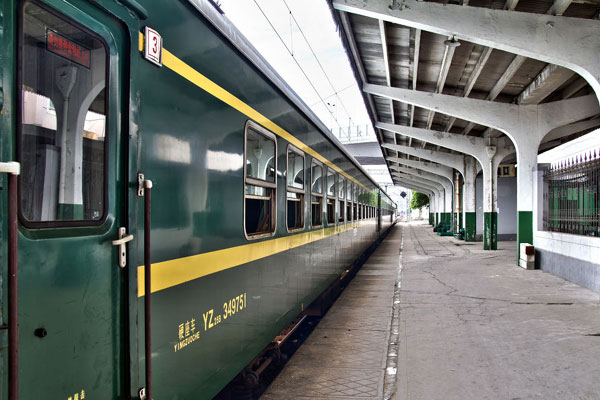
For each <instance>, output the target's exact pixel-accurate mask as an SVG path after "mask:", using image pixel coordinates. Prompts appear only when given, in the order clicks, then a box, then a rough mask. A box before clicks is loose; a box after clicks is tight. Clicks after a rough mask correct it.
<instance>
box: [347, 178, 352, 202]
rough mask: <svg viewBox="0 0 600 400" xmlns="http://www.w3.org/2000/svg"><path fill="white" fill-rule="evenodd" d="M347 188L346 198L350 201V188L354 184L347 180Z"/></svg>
mask: <svg viewBox="0 0 600 400" xmlns="http://www.w3.org/2000/svg"><path fill="white" fill-rule="evenodd" d="M347 186H348V187H347V189H346V199H348V200H349V201H352V190H353V188H354V184H353V183H351V182H350V181H348V185H347Z"/></svg>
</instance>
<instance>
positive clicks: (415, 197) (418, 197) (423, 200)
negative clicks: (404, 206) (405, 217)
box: [410, 190, 429, 210]
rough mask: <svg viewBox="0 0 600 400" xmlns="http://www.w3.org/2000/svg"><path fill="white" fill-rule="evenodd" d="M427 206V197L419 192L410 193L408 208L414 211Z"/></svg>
mask: <svg viewBox="0 0 600 400" xmlns="http://www.w3.org/2000/svg"><path fill="white" fill-rule="evenodd" d="M428 204H429V196H427V195H426V194H423V193H421V192H415V191H414V190H413V191H412V198H411V199H410V208H411V209H413V210H416V209H417V208H421V207H423V206H426V205H428Z"/></svg>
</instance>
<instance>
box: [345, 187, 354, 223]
mask: <svg viewBox="0 0 600 400" xmlns="http://www.w3.org/2000/svg"><path fill="white" fill-rule="evenodd" d="M353 186H354V184H353V183H351V182H348V184H347V190H346V219H347V220H348V221H352V190H353V189H352V188H353Z"/></svg>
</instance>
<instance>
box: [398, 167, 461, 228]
mask: <svg viewBox="0 0 600 400" xmlns="http://www.w3.org/2000/svg"><path fill="white" fill-rule="evenodd" d="M387 159H388V160H389V161H392V162H396V163H398V164H402V165H406V166H409V167H412V168H416V169H418V170H421V171H423V174H425V175H426V176H427V177H428V179H430V180H437V178H435V177H433V176H432V175H429V174H433V175H436V176H439V177H441V178H442V180H439V183H441V184H442V185H444V189H446V190H445V192H446V199H445V207H444V212H443V218H442V220H443V222H445V223H448V224H450V225H451V226H452V230H454V226H453V224H452V221H453V220H454V218H453V217H452V214H453V212H454V211H453V206H452V203H453V200H454V199H453V193H454V189H453V188H452V186H454V183H453V181H454V180H453V176H454V172H453V169H452V168H450V167H447V166H445V165H441V164H437V163H429V162H424V161H416V160H408V159H405V158H396V157H388V158H387ZM394 168H395V166H394V165H392V166H390V169H394ZM400 171H402V172H407V173H410V171H407V170H400Z"/></svg>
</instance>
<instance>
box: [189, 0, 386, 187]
mask: <svg viewBox="0 0 600 400" xmlns="http://www.w3.org/2000/svg"><path fill="white" fill-rule="evenodd" d="M188 2H189V3H190V4H191V5H192V6H193V7H194V8H196V9H197V10H198V11H199V12H200V14H202V16H203V17H204V18H206V20H208V22H210V23H211V24H212V25H213V27H214V28H215V29H217V30H218V31H219V32H220V33H221V34H222V35H223V36H224V37H225V38H227V40H229V42H230V43H231V44H232V45H233V46H234V47H235V48H236V49H237V50H238V51H239V52H240V53H242V54H243V55H244V56H245V57H246V58H247V59H248V60H249V61H250V62H251V63H252V64H253V65H254V67H255V68H257V69H258V70H259V71H260V72H262V73H263V74H264V75H265V76H266V77H267V78H268V79H269V80H270V81H271V83H272V84H273V85H275V87H276V88H277V89H279V90H280V91H281V92H282V93H283V94H284V95H285V96H287V98H288V99H289V100H290V101H291V102H292V103H293V104H294V105H295V106H296V107H298V109H299V110H300V111H301V112H303V113H304V114H305V115H306V116H307V117H308V119H309V120H310V121H311V122H312V123H313V124H314V125H315V126H316V127H317V129H319V130H320V131H321V133H322V134H323V135H324V136H325V137H327V139H329V141H331V143H332V144H333V145H334V146H336V147H337V148H338V150H340V151H341V152H342V154H344V156H346V157H347V158H348V159H349V160H350V161H351V162H352V163H353V164H354V165H355V166H356V167H357V168H358V169H359V170H360V171H361V172H362V173H363V174H364V175H365V177H367V179H369V180H370V181H371V183H373V184H374V185H375V186H376V187H377V188H379V189H381V191H382V192H383V193H385V192H384V191H383V189H382V188H381V186H379V185H378V184H377V182H375V180H374V179H373V178H372V177H371V175H369V173H368V172H367V171H366V170H365V169H364V168H363V167H362V165H360V164H359V162H358V161H356V159H355V158H354V156H352V154H350V153H349V152H348V150H346V148H345V147H344V145H343V144H342V143H340V141H339V140H338V139H337V138H336V137H335V136H334V135H333V134H332V133H331V132H329V129H327V127H326V126H325V124H323V122H322V121H321V120H320V119H319V118H318V117H317V116H316V115H315V113H314V112H313V111H312V110H311V109H310V108H309V107H308V106H307V105H306V103H304V101H302V99H301V98H300V96H298V94H297V93H296V92H295V91H294V90H293V89H292V88H291V87H290V86H289V85H288V84H287V83H286V82H285V81H284V80H283V78H282V77H281V76H280V75H279V74H278V73H277V72H276V71H275V69H273V67H272V66H271V65H270V64H269V63H268V62H267V60H265V59H264V58H263V56H262V55H261V54H260V53H259V52H258V50H257V49H256V48H255V47H254V46H253V45H252V44H251V43H250V42H249V41H248V39H246V37H245V36H244V35H243V34H242V33H241V32H240V31H239V30H238V29H237V28H236V27H235V25H234V24H233V23H232V22H231V21H230V20H229V19H228V18H227V17H226V16H225V15H224V13H223V11H222V10H221V9H220V8H219V7H218V6H217V5H216V4H215V3H213V2H212V1H210V0H188ZM388 197H389V196H388Z"/></svg>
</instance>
